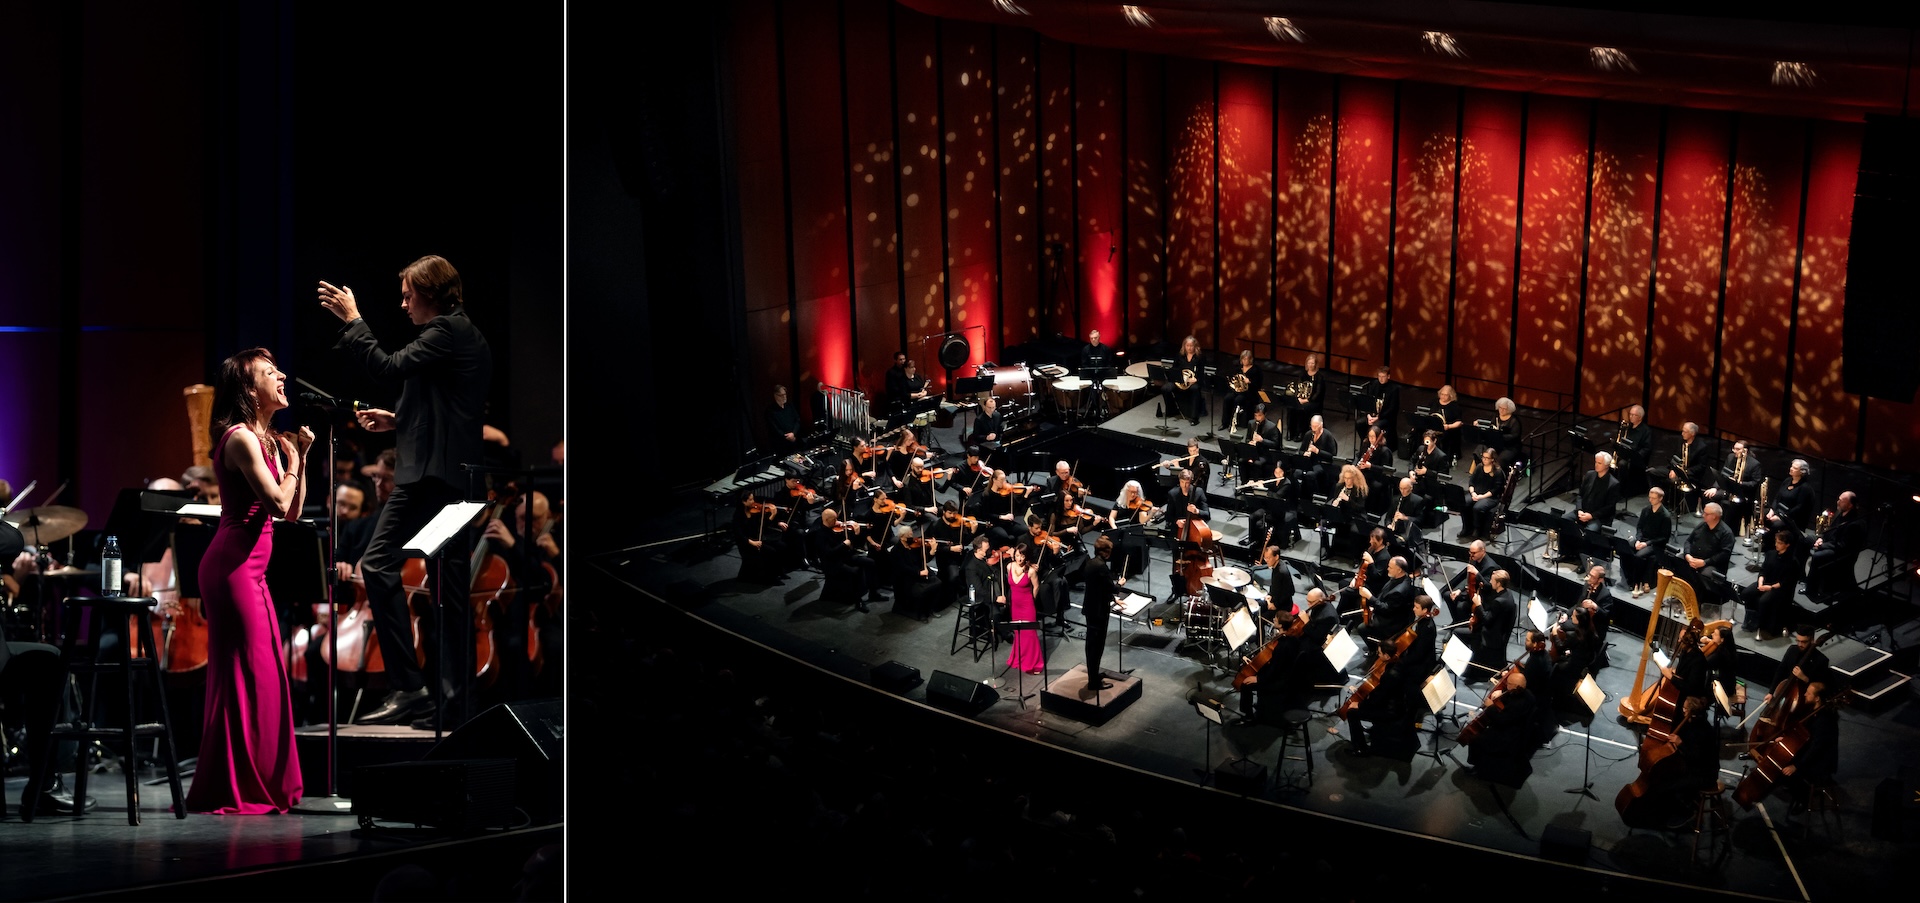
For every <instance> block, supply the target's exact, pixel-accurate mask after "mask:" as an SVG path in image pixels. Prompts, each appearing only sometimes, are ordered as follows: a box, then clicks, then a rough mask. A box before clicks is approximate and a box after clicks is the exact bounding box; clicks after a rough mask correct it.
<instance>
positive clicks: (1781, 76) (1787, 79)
mask: <svg viewBox="0 0 1920 903" xmlns="http://www.w3.org/2000/svg"><path fill="white" fill-rule="evenodd" d="M1819 80H1820V76H1819V75H1818V74H1817V73H1815V72H1814V71H1813V67H1812V66H1809V65H1807V64H1806V63H1790V62H1787V61H1785V60H1782V61H1780V62H1777V63H1774V64H1773V83H1774V84H1776V85H1779V86H1781V87H1788V86H1791V87H1795V88H1810V87H1813V85H1814V83H1815V82H1818V81H1819Z"/></svg>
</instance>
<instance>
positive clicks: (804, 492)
mask: <svg viewBox="0 0 1920 903" xmlns="http://www.w3.org/2000/svg"><path fill="white" fill-rule="evenodd" d="M787 496H788V497H789V498H796V499H802V500H804V501H805V502H806V503H807V504H809V505H811V504H813V503H814V502H817V501H820V494H819V493H817V492H814V491H813V490H811V489H808V488H807V487H806V486H795V487H793V488H792V489H789V490H787Z"/></svg>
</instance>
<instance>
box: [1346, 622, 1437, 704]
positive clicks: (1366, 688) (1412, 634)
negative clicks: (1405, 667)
mask: <svg viewBox="0 0 1920 903" xmlns="http://www.w3.org/2000/svg"><path fill="white" fill-rule="evenodd" d="M1419 628H1420V619H1418V618H1415V619H1414V622H1413V623H1412V624H1410V625H1408V627H1407V629H1405V630H1402V631H1400V635H1399V636H1396V637H1394V638H1393V642H1392V643H1389V644H1387V645H1386V646H1385V647H1384V648H1382V649H1381V650H1380V656H1379V657H1378V658H1376V659H1374V660H1373V667H1372V668H1369V669H1367V676H1366V678H1365V679H1364V680H1362V681H1360V685H1359V686H1357V687H1354V688H1353V694H1352V695H1350V696H1348V697H1347V701H1346V702H1343V703H1341V704H1340V710H1339V711H1337V712H1334V713H1333V716H1334V717H1335V718H1345V717H1347V716H1348V715H1350V714H1352V713H1353V711H1354V710H1355V709H1358V708H1359V707H1360V704H1361V703H1363V702H1366V701H1367V697H1368V696H1371V695H1373V691H1374V690H1377V689H1379V688H1380V682H1381V681H1382V680H1384V679H1385V678H1386V676H1387V668H1389V667H1390V666H1392V665H1393V663H1394V662H1395V661H1398V660H1399V658H1400V656H1402V655H1404V654H1406V651H1407V650H1408V649H1409V648H1411V647H1412V646H1413V641H1414V640H1415V639H1416V638H1417V637H1419V635H1420V630H1419Z"/></svg>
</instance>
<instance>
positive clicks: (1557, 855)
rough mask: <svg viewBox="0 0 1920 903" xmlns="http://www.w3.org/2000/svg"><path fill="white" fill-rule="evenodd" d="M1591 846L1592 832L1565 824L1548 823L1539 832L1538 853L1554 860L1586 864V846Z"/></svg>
mask: <svg viewBox="0 0 1920 903" xmlns="http://www.w3.org/2000/svg"><path fill="white" fill-rule="evenodd" d="M1591 846H1593V832H1592V831H1586V830H1582V829H1579V828H1569V827H1566V826H1565V825H1555V824H1549V825H1547V826H1546V828H1545V829H1543V830H1541V832H1540V855H1541V856H1542V857H1544V858H1547V859H1552V860H1554V861H1555V862H1570V863H1572V864H1574V865H1586V864H1587V848H1589V847H1591Z"/></svg>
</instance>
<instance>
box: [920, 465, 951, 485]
mask: <svg viewBox="0 0 1920 903" xmlns="http://www.w3.org/2000/svg"><path fill="white" fill-rule="evenodd" d="M953 471H954V469H953V468H951V467H944V468H942V467H923V468H921V469H920V482H922V483H931V482H933V481H934V480H937V479H943V478H945V477H950V476H953Z"/></svg>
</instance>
